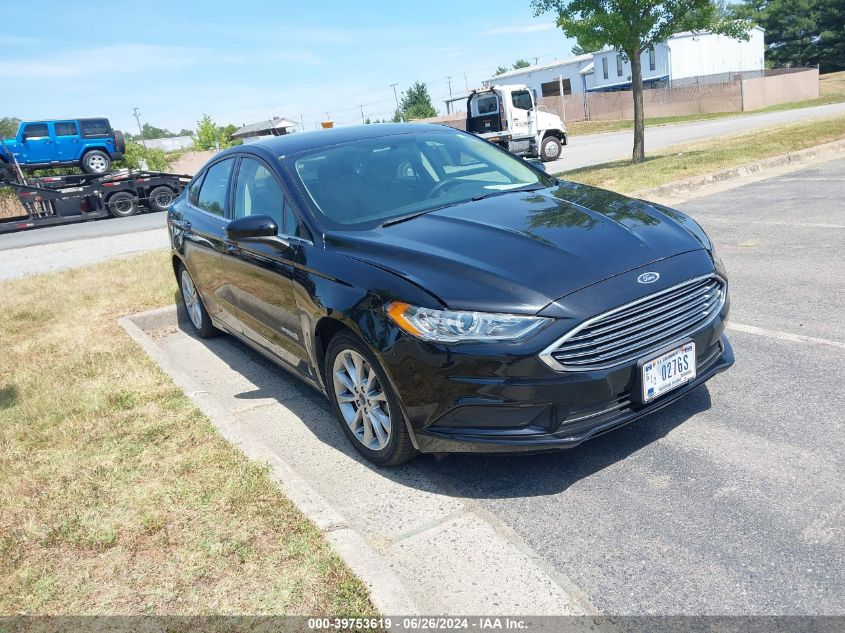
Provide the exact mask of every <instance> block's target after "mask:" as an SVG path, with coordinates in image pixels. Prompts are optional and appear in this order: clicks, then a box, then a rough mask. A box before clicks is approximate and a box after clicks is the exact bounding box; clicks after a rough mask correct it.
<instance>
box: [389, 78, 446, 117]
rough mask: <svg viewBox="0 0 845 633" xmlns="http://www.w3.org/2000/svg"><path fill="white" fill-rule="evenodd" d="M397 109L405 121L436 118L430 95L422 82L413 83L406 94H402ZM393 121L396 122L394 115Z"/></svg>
mask: <svg viewBox="0 0 845 633" xmlns="http://www.w3.org/2000/svg"><path fill="white" fill-rule="evenodd" d="M399 109H400V110H401V114H402V115H403V116H404V120H405V121H408V120H410V119H425V118H428V117H431V116H437V110H435V109H434V106H433V105H431V95H429V94H428V86H427V85H426V84H425V82H423V81H417V82H415V83H414V85H413V86H411V87H410V88H408V90H407V91H406V92H403V93H402V99H401V100H400V102H399ZM393 120H394V121H395V120H396V117H395V115H394V117H393Z"/></svg>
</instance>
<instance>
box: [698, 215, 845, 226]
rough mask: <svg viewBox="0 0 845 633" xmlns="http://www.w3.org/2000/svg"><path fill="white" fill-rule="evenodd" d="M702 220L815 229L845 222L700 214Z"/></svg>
mask: <svg viewBox="0 0 845 633" xmlns="http://www.w3.org/2000/svg"><path fill="white" fill-rule="evenodd" d="M701 221H702V222H705V223H706V222H710V221H713V222H737V223H741V224H764V225H767V226H800V227H809V228H816V229H845V224H825V223H824V222H784V221H782V220H746V219H744V218H713V217H708V216H705V215H702V216H701Z"/></svg>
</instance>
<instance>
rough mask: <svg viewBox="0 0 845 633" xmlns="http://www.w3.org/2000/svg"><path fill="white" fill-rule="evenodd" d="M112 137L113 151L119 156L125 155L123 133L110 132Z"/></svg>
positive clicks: (118, 131)
mask: <svg viewBox="0 0 845 633" xmlns="http://www.w3.org/2000/svg"><path fill="white" fill-rule="evenodd" d="M112 134H113V135H114V149H115V151H118V152H120V153H121V154H125V153H126V137H125V136H123V132H121V131H120V130H114V131H113V132H112Z"/></svg>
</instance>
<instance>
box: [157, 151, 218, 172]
mask: <svg viewBox="0 0 845 633" xmlns="http://www.w3.org/2000/svg"><path fill="white" fill-rule="evenodd" d="M215 153H216V152H215V151H214V150H207V151H204V152H188V153H187V154H184V155H182V156H180V157H179V159H178V160H176V161H174V162H173V163H171V165H170V167H169V169H168V171H170V172H172V173H174V174H187V175H188V176H193V175H194V174H195V173H197V171H198V170H199V168H200V167H202V166H203V165H205V163H206V162H207V161H208V160H209V159H210V158H211V157H212V156H214V154H215Z"/></svg>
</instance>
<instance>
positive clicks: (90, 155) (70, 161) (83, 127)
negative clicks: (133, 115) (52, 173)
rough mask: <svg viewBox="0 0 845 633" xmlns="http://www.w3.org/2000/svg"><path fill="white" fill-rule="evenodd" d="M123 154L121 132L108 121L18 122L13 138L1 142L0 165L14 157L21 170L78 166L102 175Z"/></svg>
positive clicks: (88, 171)
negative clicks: (114, 128)
mask: <svg viewBox="0 0 845 633" xmlns="http://www.w3.org/2000/svg"><path fill="white" fill-rule="evenodd" d="M125 151H126V142H125V140H124V138H123V133H122V132H119V131H118V130H113V129H112V127H111V124H110V123H109V120H108V119H64V120H56V121H22V122H21V124H20V126H19V127H18V133H17V135H16V136H15V138H13V139H3V142H2V145H0V163H2V162H6V163H12V162H14V161H13V159H12V157H13V156H14V160H16V161H17V162H18V164H19V165H20V166H21V167H23V168H25V169H40V168H43V167H73V166H76V165H79V166H80V167H81V168H82V170H83V171H84V172H85V173H88V174H105V173H107V172H108V171H109V169H110V168H111V163H112V161H113V160H119V159H121V158H123V152H125Z"/></svg>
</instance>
